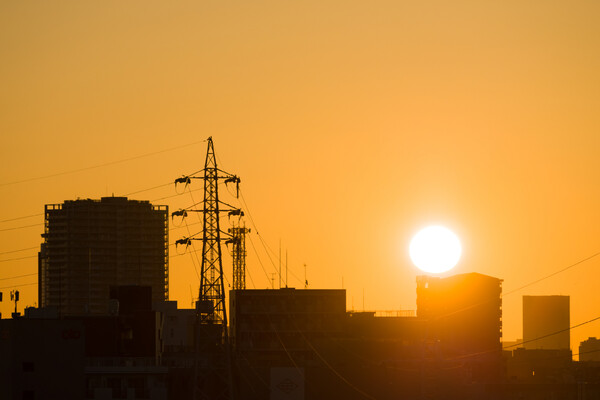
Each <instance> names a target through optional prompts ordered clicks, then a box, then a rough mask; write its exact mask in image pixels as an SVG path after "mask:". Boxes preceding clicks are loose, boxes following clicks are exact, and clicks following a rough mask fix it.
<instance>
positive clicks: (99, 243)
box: [38, 197, 169, 316]
mask: <svg viewBox="0 0 600 400" xmlns="http://www.w3.org/2000/svg"><path fill="white" fill-rule="evenodd" d="M168 215H169V212H168V207H167V206H155V205H152V204H150V203H149V202H148V201H137V200H128V199H127V198H126V197H103V198H102V199H101V200H91V199H86V200H71V201H69V200H68V201H65V202H64V203H63V204H47V205H46V206H45V227H44V234H43V235H42V237H43V238H44V242H43V243H42V245H41V249H40V253H39V265H38V282H39V286H38V290H39V293H38V296H39V304H40V307H55V308H57V310H58V313H59V315H60V316H82V315H108V314H110V313H111V310H110V288H111V287H113V286H123V285H138V286H150V287H151V288H152V301H153V302H157V301H164V300H168V297H169V275H168V270H169V269H168V268H169V261H168V260H169V244H168V243H169V242H168ZM112 312H113V313H114V310H113V311H112Z"/></svg>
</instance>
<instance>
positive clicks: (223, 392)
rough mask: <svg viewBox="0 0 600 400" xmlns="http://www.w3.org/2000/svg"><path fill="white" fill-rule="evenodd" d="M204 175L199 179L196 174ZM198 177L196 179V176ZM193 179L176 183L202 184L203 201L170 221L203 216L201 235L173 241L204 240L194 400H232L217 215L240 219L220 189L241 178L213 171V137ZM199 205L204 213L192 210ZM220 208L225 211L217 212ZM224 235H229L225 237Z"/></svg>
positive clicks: (198, 303) (189, 242)
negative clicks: (192, 214) (193, 214)
mask: <svg viewBox="0 0 600 400" xmlns="http://www.w3.org/2000/svg"><path fill="white" fill-rule="evenodd" d="M200 173H202V175H200ZM196 174H199V175H200V176H196ZM196 174H192V175H189V176H183V177H181V178H177V179H176V180H175V184H176V185H177V184H178V183H182V184H185V185H186V186H187V185H188V184H190V183H191V179H202V180H204V200H203V201H202V202H201V203H198V204H195V205H193V206H191V207H189V208H187V209H182V210H178V211H175V212H173V213H172V216H173V217H175V216H181V217H182V218H185V217H186V216H187V214H188V212H200V213H202V215H203V229H202V236H201V237H196V236H199V234H200V233H197V234H195V235H192V236H190V237H185V238H182V239H179V240H177V241H176V242H175V243H176V244H177V245H185V246H186V247H187V246H189V245H190V244H191V241H192V240H201V241H202V262H201V268H200V270H201V272H200V289H199V294H198V302H197V303H196V314H197V328H196V332H197V333H196V357H195V363H194V376H195V385H194V389H193V390H194V393H193V399H194V400H197V399H211V400H212V399H231V398H233V384H232V377H231V360H230V348H229V338H228V331H227V311H226V309H225V287H224V284H223V259H222V252H221V240H222V239H223V238H222V237H221V233H224V232H222V231H221V228H220V225H219V213H221V212H228V213H229V216H232V215H237V216H240V217H241V216H242V215H243V213H242V211H241V210H240V209H239V208H234V207H233V206H231V205H229V204H226V203H223V202H221V201H219V191H218V184H219V181H220V180H221V181H223V182H224V183H225V184H228V183H234V184H235V185H236V195H238V194H239V183H240V178H238V177H237V176H236V175H232V174H230V173H227V172H225V171H222V170H220V169H218V168H217V159H216V157H215V151H214V146H213V141H212V137H209V138H208V148H207V151H206V160H205V163H204V169H203V170H201V171H198V172H197V173H196ZM200 204H202V209H198V208H194V207H195V206H197V205H200ZM221 206H223V207H221ZM224 234H225V235H226V236H228V235H227V233H224Z"/></svg>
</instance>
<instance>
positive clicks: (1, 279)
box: [0, 272, 37, 281]
mask: <svg viewBox="0 0 600 400" xmlns="http://www.w3.org/2000/svg"><path fill="white" fill-rule="evenodd" d="M33 275H37V272H34V273H33V274H25V275H17V276H9V277H8V278H0V281H7V280H9V279H17V278H23V277H26V276H33Z"/></svg>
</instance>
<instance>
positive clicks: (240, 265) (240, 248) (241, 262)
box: [227, 226, 250, 290]
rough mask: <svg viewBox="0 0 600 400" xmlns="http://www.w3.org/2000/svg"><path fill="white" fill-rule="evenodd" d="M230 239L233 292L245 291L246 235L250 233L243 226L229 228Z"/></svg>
mask: <svg viewBox="0 0 600 400" xmlns="http://www.w3.org/2000/svg"><path fill="white" fill-rule="evenodd" d="M228 232H229V233H231V239H230V240H228V241H227V243H231V245H232V249H231V258H232V259H233V290H243V289H246V233H249V232H250V229H249V228H246V227H245V226H234V227H233V228H229V230H228Z"/></svg>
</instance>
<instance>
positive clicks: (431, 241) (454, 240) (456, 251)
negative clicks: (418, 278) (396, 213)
mask: <svg viewBox="0 0 600 400" xmlns="http://www.w3.org/2000/svg"><path fill="white" fill-rule="evenodd" d="M461 253H462V247H461V245H460V240H458V237H457V236H456V235H455V234H454V233H453V232H452V231H451V230H449V229H448V228H445V227H443V226H438V225H436V226H428V227H427V228H424V229H422V230H420V231H419V232H418V233H417V234H416V235H415V236H414V237H413V238H412V240H411V242H410V246H409V254H410V258H411V260H412V262H413V263H414V264H415V266H417V268H419V269H420V270H421V271H423V272H428V273H434V274H439V273H442V272H446V271H449V270H451V269H452V268H454V266H455V265H456V264H457V263H458V260H459V259H460V255H461Z"/></svg>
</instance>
